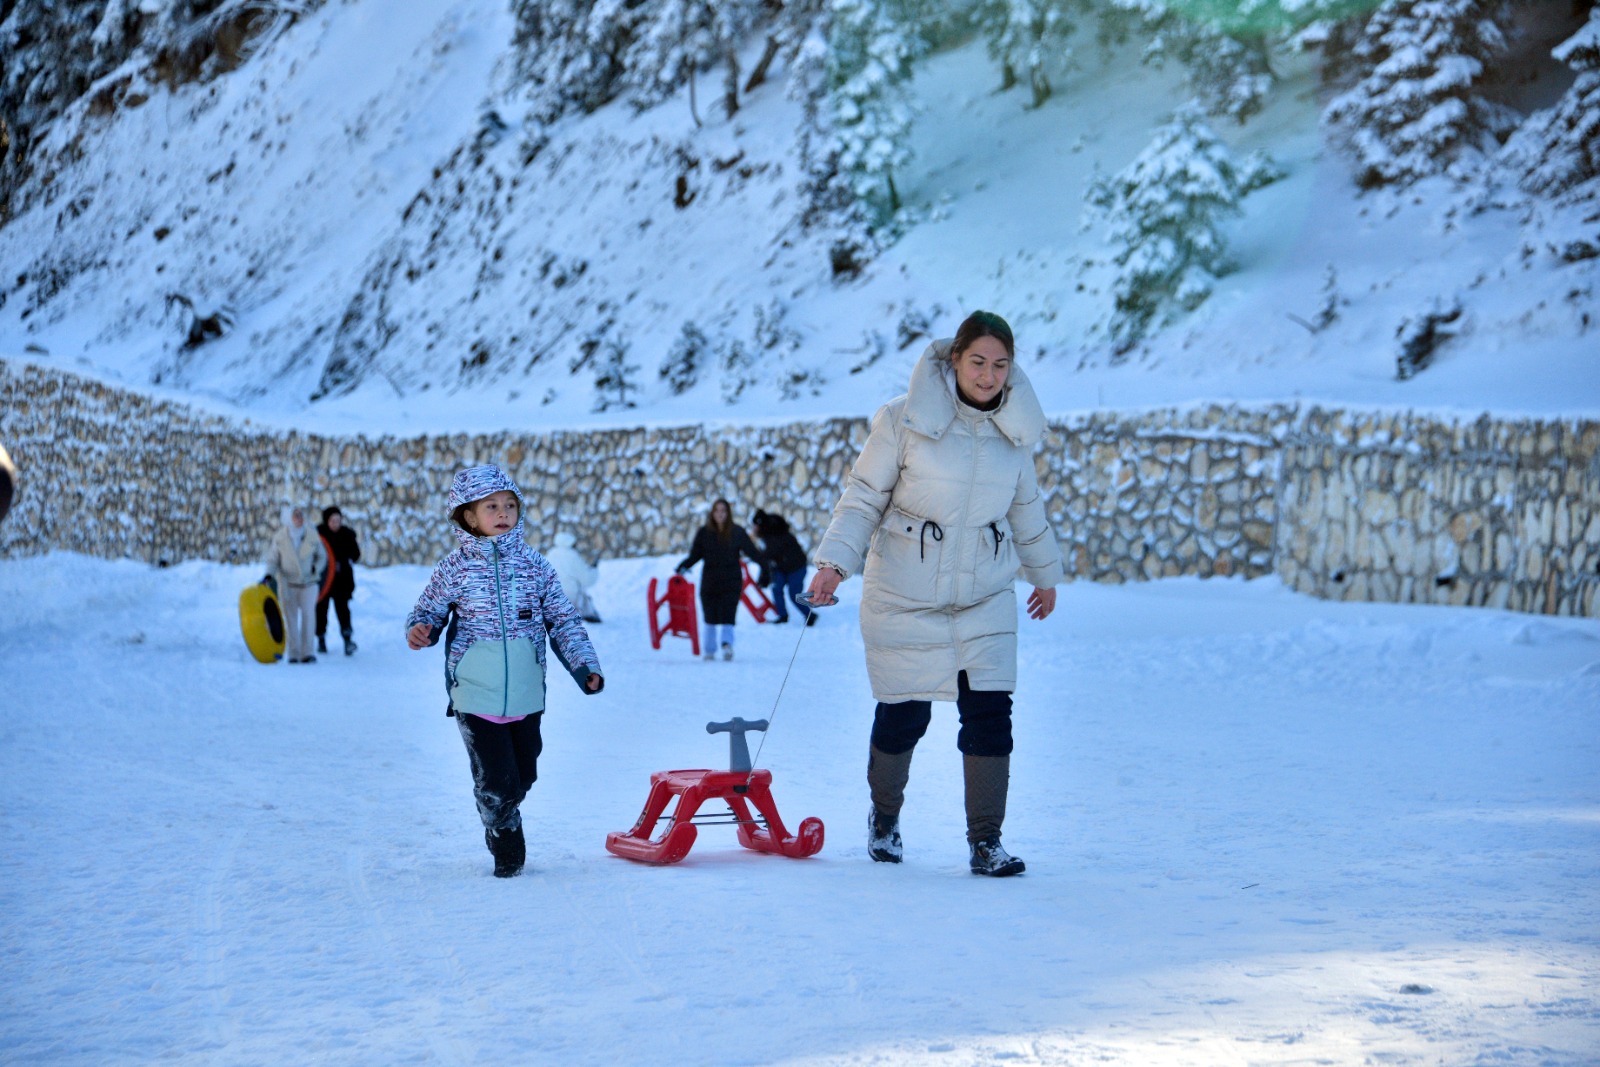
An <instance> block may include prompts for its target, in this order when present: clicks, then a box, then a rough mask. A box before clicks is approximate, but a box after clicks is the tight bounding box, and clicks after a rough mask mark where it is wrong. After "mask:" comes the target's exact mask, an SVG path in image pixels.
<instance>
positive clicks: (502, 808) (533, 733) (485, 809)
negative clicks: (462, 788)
mask: <svg viewBox="0 0 1600 1067" xmlns="http://www.w3.org/2000/svg"><path fill="white" fill-rule="evenodd" d="M543 718H544V712H542V711H541V712H538V713H537V714H534V715H529V716H528V717H527V718H525V719H518V720H517V721H516V722H490V721H489V720H488V719H480V718H478V717H477V716H476V715H463V714H458V715H456V725H457V726H458V727H460V729H461V740H462V741H464V742H466V745H467V758H468V759H469V760H470V761H471V762H472V795H473V797H474V798H475V799H476V800H477V802H478V816H479V817H480V818H481V819H483V825H484V826H485V827H487V828H488V829H490V830H494V831H496V832H498V831H500V830H514V829H516V828H517V827H519V826H521V825H522V813H521V812H519V811H518V810H517V806H518V805H520V804H521V803H522V798H523V797H525V796H527V795H528V787H529V786H531V785H533V783H534V782H536V781H538V780H539V753H540V752H542V751H544V738H543V737H542V736H540V733H539V722H540V720H541V719H543Z"/></svg>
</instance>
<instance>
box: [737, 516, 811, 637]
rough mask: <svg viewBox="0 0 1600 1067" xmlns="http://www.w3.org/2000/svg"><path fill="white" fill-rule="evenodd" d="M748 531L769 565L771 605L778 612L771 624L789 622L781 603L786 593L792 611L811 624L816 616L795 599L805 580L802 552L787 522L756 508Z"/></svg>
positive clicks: (785, 604) (784, 607) (804, 556)
mask: <svg viewBox="0 0 1600 1067" xmlns="http://www.w3.org/2000/svg"><path fill="white" fill-rule="evenodd" d="M750 528H751V529H752V530H754V531H755V534H756V539H757V540H758V541H760V542H761V547H762V548H764V549H766V552H767V559H768V560H769V561H771V564H772V566H771V578H772V604H773V607H775V608H777V609H778V617H777V618H776V619H773V620H772V621H773V622H788V621H789V605H788V603H786V602H785V600H784V594H785V593H786V592H787V593H788V596H789V599H790V600H792V601H794V607H795V610H796V611H798V612H799V613H800V617H801V618H802V619H804V620H806V625H807V626H811V625H813V624H815V623H816V621H817V617H816V615H814V614H813V613H812V611H811V609H810V608H808V607H806V606H805V605H804V604H802V603H800V599H799V598H800V591H801V589H802V588H804V586H805V581H806V550H805V549H803V548H801V547H800V542H799V541H798V540H796V539H795V536H794V531H793V530H791V529H790V528H789V522H788V520H787V519H785V518H784V517H783V516H782V515H777V514H774V513H773V512H770V511H762V510H760V509H759V508H757V509H756V513H755V517H754V518H752V519H751V520H750Z"/></svg>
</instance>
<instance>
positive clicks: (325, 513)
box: [317, 507, 361, 656]
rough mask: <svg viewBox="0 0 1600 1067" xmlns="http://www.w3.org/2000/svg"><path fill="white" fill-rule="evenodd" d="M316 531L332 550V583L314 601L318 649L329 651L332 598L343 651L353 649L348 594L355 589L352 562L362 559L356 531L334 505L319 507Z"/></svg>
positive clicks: (350, 651) (354, 563)
mask: <svg viewBox="0 0 1600 1067" xmlns="http://www.w3.org/2000/svg"><path fill="white" fill-rule="evenodd" d="M317 533H318V534H319V535H321V537H322V539H323V540H324V541H326V542H328V547H329V548H330V549H331V550H332V551H333V564H334V567H335V568H336V569H335V570H334V572H333V585H332V586H331V587H330V588H329V589H328V595H327V596H326V597H325V598H323V599H322V600H319V601H317V651H318V652H326V651H328V640H327V634H328V601H330V600H331V601H333V610H334V613H335V614H336V615H337V616H338V618H339V635H340V636H341V637H343V638H344V654H345V655H347V656H348V655H350V654H351V653H352V652H354V651H355V650H356V643H355V641H354V640H353V639H352V637H351V635H352V634H353V633H354V631H353V630H352V629H351V627H350V597H351V594H353V593H354V592H355V591H356V572H355V565H356V563H357V562H359V561H360V559H361V546H360V545H359V544H357V543H356V532H355V531H354V530H352V529H351V528H350V527H348V526H346V525H345V524H344V512H342V511H340V510H339V509H338V508H337V507H328V508H323V509H322V524H321V525H320V526H318V527H317Z"/></svg>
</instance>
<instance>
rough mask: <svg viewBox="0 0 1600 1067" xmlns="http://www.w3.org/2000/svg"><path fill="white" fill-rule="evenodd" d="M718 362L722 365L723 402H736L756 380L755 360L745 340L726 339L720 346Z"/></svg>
mask: <svg viewBox="0 0 1600 1067" xmlns="http://www.w3.org/2000/svg"><path fill="white" fill-rule="evenodd" d="M717 362H718V363H719V364H721V366H722V402H723V403H725V404H736V403H738V401H739V398H740V397H741V396H743V395H744V391H745V390H746V389H748V388H749V387H750V386H752V385H754V384H755V382H756V373H755V361H754V360H753V359H751V358H750V352H749V350H748V349H746V348H745V346H744V342H743V341H740V340H739V339H738V338H736V337H735V338H727V339H725V340H724V341H723V342H722V344H721V345H720V346H719V349H718V352H717Z"/></svg>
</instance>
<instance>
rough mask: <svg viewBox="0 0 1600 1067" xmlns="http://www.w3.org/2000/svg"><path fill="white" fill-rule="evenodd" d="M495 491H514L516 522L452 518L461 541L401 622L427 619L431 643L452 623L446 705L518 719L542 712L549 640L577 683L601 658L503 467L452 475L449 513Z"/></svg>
mask: <svg viewBox="0 0 1600 1067" xmlns="http://www.w3.org/2000/svg"><path fill="white" fill-rule="evenodd" d="M501 490H510V491H511V492H512V493H514V494H515V495H516V497H517V504H518V514H517V524H516V526H514V527H512V528H511V530H509V531H508V532H506V533H503V534H501V535H500V536H498V537H478V536H476V535H475V534H472V533H469V532H467V531H466V530H464V529H462V528H461V527H460V526H456V525H455V524H454V523H452V526H453V527H454V529H455V535H456V540H457V541H459V542H460V547H459V548H457V549H456V550H455V551H454V552H452V553H450V554H449V555H448V556H446V557H445V558H444V559H442V560H440V561H439V565H438V566H437V567H435V568H434V569H433V576H432V578H430V579H429V581H428V585H427V588H425V589H424V590H423V591H422V596H421V597H420V598H419V599H418V600H417V605H416V607H414V608H412V609H411V614H410V616H409V617H408V618H407V619H406V629H408V630H409V629H410V628H411V627H412V626H415V625H416V624H417V623H419V622H423V623H427V624H428V625H429V626H431V627H432V628H433V641H434V642H437V641H438V638H439V632H440V631H441V630H442V629H444V628H445V626H446V623H447V622H448V623H449V630H448V632H447V633H446V635H445V657H444V664H445V688H446V690H447V691H448V692H449V694H450V705H451V708H452V709H453V710H455V711H458V712H468V713H470V714H474V715H487V716H493V717H498V718H516V717H519V716H523V715H532V714H533V713H535V712H538V711H543V710H544V698H545V680H544V675H545V662H546V661H545V653H544V649H545V642H546V641H547V640H548V642H549V644H550V647H551V648H553V649H555V652H556V656H557V657H559V658H560V660H561V664H562V666H563V667H565V668H566V669H567V671H568V672H569V673H570V674H571V675H572V677H573V678H574V679H575V680H576V681H577V682H578V685H579V687H580V688H582V687H583V684H584V682H585V681H586V680H587V679H588V677H589V675H590V674H591V673H594V674H598V673H599V672H600V659H599V657H598V656H597V655H595V651H594V646H593V645H592V644H590V642H589V634H588V632H587V631H586V630H584V628H583V620H582V619H581V617H580V616H579V614H578V611H577V609H576V608H575V607H573V606H572V602H571V601H570V600H568V599H567V596H566V594H565V593H563V592H562V590H561V582H560V580H559V579H558V578H557V577H556V572H555V568H554V567H552V566H551V565H550V561H549V560H547V559H545V558H544V557H543V556H541V555H540V554H539V553H537V552H535V551H534V550H533V549H532V548H530V547H528V544H527V542H526V541H524V540H523V514H522V513H523V512H524V511H525V509H526V505H525V504H524V502H523V499H522V491H521V490H520V489H518V488H517V485H516V483H515V482H513V481H512V480H511V477H510V476H509V475H507V474H506V473H505V471H503V470H501V469H500V468H499V467H495V466H480V467H469V468H467V469H466V470H463V471H460V472H459V473H457V474H456V477H455V480H454V482H452V483H451V486H450V497H449V510H450V511H451V512H452V513H453V512H454V511H455V509H456V508H457V507H459V506H461V505H462V504H470V503H472V502H473V501H477V500H482V499H483V498H484V497H486V496H489V495H491V494H493V493H497V492H500V491H501ZM452 615H453V616H454V617H453V619H452ZM585 692H587V690H585Z"/></svg>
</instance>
